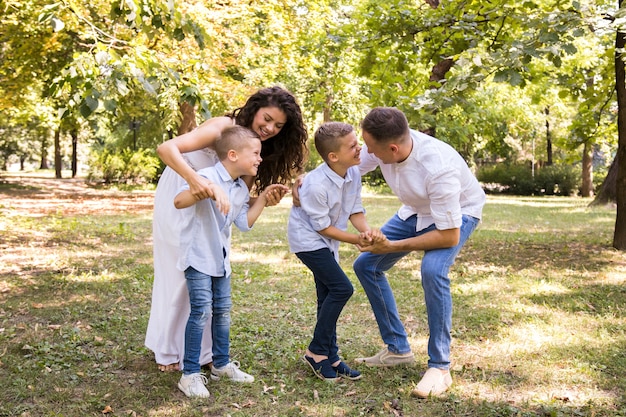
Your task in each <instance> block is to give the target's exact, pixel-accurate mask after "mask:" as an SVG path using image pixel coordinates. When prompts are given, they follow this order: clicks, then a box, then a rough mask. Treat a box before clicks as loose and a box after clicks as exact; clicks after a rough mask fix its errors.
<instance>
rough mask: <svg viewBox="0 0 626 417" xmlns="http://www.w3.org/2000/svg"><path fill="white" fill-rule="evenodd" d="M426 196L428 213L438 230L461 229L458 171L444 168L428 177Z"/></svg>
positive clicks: (461, 217)
mask: <svg viewBox="0 0 626 417" xmlns="http://www.w3.org/2000/svg"><path fill="white" fill-rule="evenodd" d="M427 184H428V196H429V198H430V212H431V215H432V216H433V219H434V220H435V227H437V229H439V230H447V229H455V228H459V227H461V225H462V223H463V215H462V213H461V181H460V178H459V172H458V170H456V169H454V168H444V169H441V170H439V171H437V172H434V173H433V174H431V175H430V179H429V180H428V181H427Z"/></svg>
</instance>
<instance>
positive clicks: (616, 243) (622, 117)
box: [613, 0, 626, 251]
mask: <svg viewBox="0 0 626 417" xmlns="http://www.w3.org/2000/svg"><path fill="white" fill-rule="evenodd" d="M622 3H623V0H619V7H620V8H621V7H622ZM625 34H626V32H622V31H621V30H619V29H618V30H617V36H616V38H615V90H616V93H617V135H618V145H617V154H616V155H615V160H621V163H620V164H616V165H617V180H616V182H615V196H616V199H615V201H616V202H617V216H616V219H615V231H614V234H613V247H614V248H615V249H618V250H621V251H626V163H625V161H626V79H625V77H626V69H625V67H624V60H623V57H622V53H621V52H619V51H623V50H624V46H625V45H626V37H625V36H624V35H625Z"/></svg>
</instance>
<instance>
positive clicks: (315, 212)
mask: <svg viewBox="0 0 626 417" xmlns="http://www.w3.org/2000/svg"><path fill="white" fill-rule="evenodd" d="M364 212H365V210H364V209H363V204H362V203H361V175H360V174H359V169H358V168H357V167H356V166H353V167H350V168H349V169H348V172H347V173H346V176H345V178H342V177H340V176H339V175H337V173H336V172H335V171H333V170H332V169H330V167H329V166H328V165H327V164H326V163H323V164H321V165H320V166H318V167H317V168H315V169H314V170H313V171H311V172H310V173H308V174H307V175H306V177H304V181H303V182H302V186H301V188H300V207H296V206H293V207H292V208H291V212H290V213H289V222H288V224H287V238H288V239H289V250H290V251H291V252H292V253H298V252H311V251H314V250H318V249H323V248H328V249H330V251H331V252H332V253H333V254H334V255H335V259H336V260H337V261H339V241H337V240H335V239H329V238H327V237H324V236H322V235H321V234H319V233H318V232H319V231H320V230H324V229H326V228H327V227H329V226H334V227H336V228H337V229H340V230H344V231H345V230H346V229H347V228H348V219H349V218H350V216H351V215H352V214H355V213H364Z"/></svg>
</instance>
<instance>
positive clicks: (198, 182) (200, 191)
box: [189, 174, 230, 215]
mask: <svg viewBox="0 0 626 417" xmlns="http://www.w3.org/2000/svg"><path fill="white" fill-rule="evenodd" d="M189 191H190V192H191V194H192V195H193V196H194V198H195V199H196V201H200V200H204V199H206V198H210V199H212V200H215V206H216V207H217V209H218V210H219V211H220V212H221V213H222V214H224V215H227V214H228V211H229V210H230V200H228V196H227V195H226V193H225V192H224V190H222V187H220V186H219V185H217V184H214V183H212V182H211V181H209V180H208V179H206V178H204V177H202V176H200V175H198V174H195V175H194V176H193V180H192V181H190V182H189Z"/></svg>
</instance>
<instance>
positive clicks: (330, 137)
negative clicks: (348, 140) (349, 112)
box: [315, 122, 354, 162]
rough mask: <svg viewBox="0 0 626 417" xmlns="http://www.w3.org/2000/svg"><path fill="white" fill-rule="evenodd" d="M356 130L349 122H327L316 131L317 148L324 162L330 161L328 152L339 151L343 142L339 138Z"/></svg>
mask: <svg viewBox="0 0 626 417" xmlns="http://www.w3.org/2000/svg"><path fill="white" fill-rule="evenodd" d="M353 131H354V127H353V126H352V125H349V124H348V123H342V122H326V123H323V124H322V125H321V126H320V127H318V128H317V130H316V131H315V149H317V152H318V153H319V154H320V156H321V157H322V159H323V160H324V162H328V154H329V153H331V152H337V151H338V150H339V147H340V146H341V143H339V141H338V140H337V139H339V138H342V137H344V136H346V135H348V134H350V133H352V132H353Z"/></svg>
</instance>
